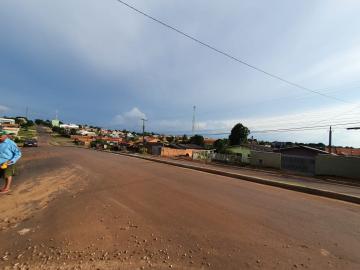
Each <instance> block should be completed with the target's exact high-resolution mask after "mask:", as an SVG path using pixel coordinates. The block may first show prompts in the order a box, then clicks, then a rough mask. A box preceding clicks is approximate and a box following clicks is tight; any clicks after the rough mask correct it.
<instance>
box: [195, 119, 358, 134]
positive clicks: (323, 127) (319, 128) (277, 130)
mask: <svg viewBox="0 0 360 270" xmlns="http://www.w3.org/2000/svg"><path fill="white" fill-rule="evenodd" d="M356 124H360V122H359V121H358V122H349V123H338V124H334V125H331V126H333V127H338V126H348V125H356ZM328 128H329V125H321V126H305V127H294V128H281V129H268V130H254V131H251V133H252V134H255V133H270V132H294V131H311V130H323V129H328ZM228 134H230V132H220V133H202V134H201V135H209V136H210V135H228Z"/></svg>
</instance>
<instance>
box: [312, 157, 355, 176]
mask: <svg viewBox="0 0 360 270" xmlns="http://www.w3.org/2000/svg"><path fill="white" fill-rule="evenodd" d="M315 173H316V174H317V175H330V176H340V177H347V178H353V179H359V180H360V157H343V156H332V155H318V156H317V157H316V163H315Z"/></svg>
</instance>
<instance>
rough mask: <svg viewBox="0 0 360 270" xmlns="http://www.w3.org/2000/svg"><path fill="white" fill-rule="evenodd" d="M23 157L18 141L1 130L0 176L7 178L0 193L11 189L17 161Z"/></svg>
mask: <svg viewBox="0 0 360 270" xmlns="http://www.w3.org/2000/svg"><path fill="white" fill-rule="evenodd" d="M20 158H21V152H20V150H19V148H18V147H17V145H16V143H14V142H13V141H12V140H10V139H9V138H8V136H7V135H6V133H5V132H3V131H0V178H4V179H5V185H4V187H3V188H2V189H1V190H0V194H6V193H8V192H9V191H10V187H11V182H12V179H13V176H14V174H15V171H16V165H15V164H16V162H17V161H18V160H19V159H20Z"/></svg>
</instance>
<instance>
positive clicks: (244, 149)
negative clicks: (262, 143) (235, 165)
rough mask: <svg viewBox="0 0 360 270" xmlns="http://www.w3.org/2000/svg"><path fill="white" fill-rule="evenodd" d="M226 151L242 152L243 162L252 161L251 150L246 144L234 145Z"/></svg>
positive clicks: (231, 152) (230, 152) (232, 152)
mask: <svg viewBox="0 0 360 270" xmlns="http://www.w3.org/2000/svg"><path fill="white" fill-rule="evenodd" d="M226 153H229V154H241V162H242V163H250V156H251V151H250V148H249V147H246V146H232V147H229V148H227V149H226Z"/></svg>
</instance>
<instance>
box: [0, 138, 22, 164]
mask: <svg viewBox="0 0 360 270" xmlns="http://www.w3.org/2000/svg"><path fill="white" fill-rule="evenodd" d="M20 158H21V152H20V150H19V148H18V147H17V145H16V144H15V143H14V142H13V141H12V140H10V139H6V140H5V141H3V142H2V143H0V164H3V163H4V162H6V161H10V165H11V164H15V163H16V162H17V161H18V160H19V159H20Z"/></svg>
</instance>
